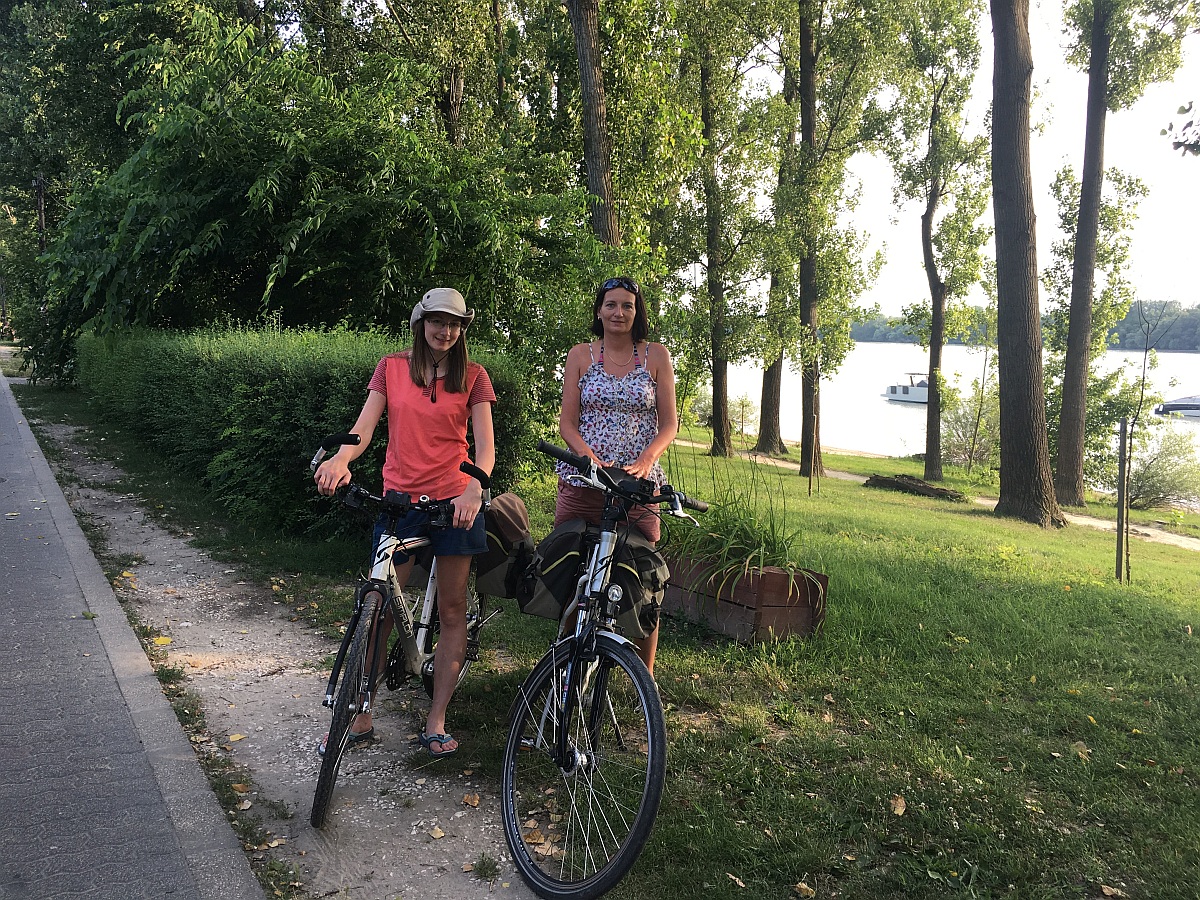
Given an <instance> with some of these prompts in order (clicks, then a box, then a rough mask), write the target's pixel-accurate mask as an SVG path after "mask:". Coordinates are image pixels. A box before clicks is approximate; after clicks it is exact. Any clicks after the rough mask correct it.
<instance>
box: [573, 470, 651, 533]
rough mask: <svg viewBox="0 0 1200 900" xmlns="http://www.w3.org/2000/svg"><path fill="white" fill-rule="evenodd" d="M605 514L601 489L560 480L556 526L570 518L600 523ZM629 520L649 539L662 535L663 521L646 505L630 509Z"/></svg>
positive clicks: (595, 523) (594, 523)
mask: <svg viewBox="0 0 1200 900" xmlns="http://www.w3.org/2000/svg"><path fill="white" fill-rule="evenodd" d="M603 514H604V494H602V493H601V492H600V491H597V490H595V489H593V488H586V487H578V486H576V485H573V484H567V483H566V482H565V481H562V480H560V481H559V482H558V501H557V502H556V503H555V504H554V526H555V527H556V528H557V527H558V526H559V525H561V524H562V523H563V522H566V521H567V520H568V519H583V520H584V521H587V522H591V523H592V524H593V525H599V524H600V517H601V516H602V515H603ZM629 522H630V524H632V525H636V526H637V527H638V530H639V531H641V533H642V534H644V535H645V536H646V540H648V541H651V542H653V543H657V542H658V540H659V538H660V537H661V536H662V521H661V520H660V519H659V518H658V516H656V515H655V514H654V513H653V512H652V511H651V510H649V509H647V508H646V507H644V506H635V507H634V508H633V509H631V510H630V511H629Z"/></svg>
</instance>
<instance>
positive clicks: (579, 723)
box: [500, 633, 667, 900]
mask: <svg viewBox="0 0 1200 900" xmlns="http://www.w3.org/2000/svg"><path fill="white" fill-rule="evenodd" d="M573 643H574V638H568V639H567V640H564V641H561V642H560V643H559V644H557V645H555V647H553V648H551V650H550V652H549V653H547V654H546V655H545V656H544V657H542V659H541V660H540V661H539V662H538V664H537V665H536V666H535V667H534V669H533V671H532V672H531V673H530V675H529V677H528V678H527V679H526V680H525V683H524V684H523V685H522V686H521V691H520V693H519V694H518V696H517V700H516V702H515V703H514V704H513V709H512V714H511V716H510V722H509V730H508V738H507V741H506V742H505V747H504V767H503V770H502V774H501V790H500V796H501V798H502V812H503V819H504V836H505V839H506V840H507V841H508V848H509V851H510V852H511V853H512V858H513V862H514V863H515V864H516V866H517V869H518V870H519V871H520V873H521V877H522V878H523V879H524V880H525V882H526V884H528V885H529V887H530V888H532V889H533V891H534V893H536V894H537V895H538V896H540V897H545V898H548V900H593V898H595V897H599V896H601V895H602V894H605V893H607V892H608V891H609V890H611V889H612V888H613V887H614V886H616V884H617V882H619V881H620V880H621V879H622V878H623V877H624V876H625V874H626V873H627V872H628V871H629V869H630V868H631V867H632V866H633V864H634V863H635V862H636V861H637V858H638V856H639V854H640V853H641V852H642V848H643V847H644V846H645V844H646V841H647V839H648V838H649V837H650V832H651V830H652V829H653V827H654V819H655V817H656V816H657V815H658V805H659V802H660V801H661V799H662V789H663V782H664V779H665V777H666V762H667V744H666V729H665V726H664V724H663V713H662V703H661V702H660V700H659V697H658V691H657V689H656V688H655V685H654V679H653V678H651V677H650V673H649V672H647V671H646V667H645V666H644V665H643V664H642V661H641V660H640V659H638V657H637V654H636V653H635V652H634V650H633V648H632V647H631V646H630V645H629V644H628V643H626V642H625V641H623V640H621V639H619V638H617V637H615V636H614V635H611V634H606V633H601V634H599V635H598V636H597V638H596V650H595V658H594V659H593V660H591V661H590V662H588V663H587V665H586V670H585V672H584V675H583V679H582V680H583V682H584V683H583V685H582V687H581V689H578V690H573V691H572V692H570V694H569V696H571V697H572V698H573V700H572V703H571V706H570V708H568V710H567V711H566V713H565V714H561V715H560V714H559V710H558V709H557V706H558V702H559V701H558V698H560V697H561V696H562V695H563V691H562V688H563V687H564V683H565V682H564V680H565V679H566V677H567V672H568V669H569V662H570V658H571V648H572V645H573ZM563 728H565V729H566V733H567V735H568V738H569V745H570V747H571V748H572V749H573V750H574V751H575V753H576V755H575V765H574V766H573V767H571V768H570V769H569V770H564V769H563V768H561V767H560V766H559V765H558V764H557V763H556V762H555V761H554V759H553V755H552V748H553V742H554V740H555V739H556V738H557V736H558V733H559V729H563ZM581 760H582V761H581Z"/></svg>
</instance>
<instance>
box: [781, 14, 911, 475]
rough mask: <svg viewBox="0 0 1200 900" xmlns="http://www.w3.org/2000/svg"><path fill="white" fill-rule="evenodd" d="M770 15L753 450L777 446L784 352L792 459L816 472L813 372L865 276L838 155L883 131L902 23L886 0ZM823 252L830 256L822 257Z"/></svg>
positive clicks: (842, 158) (832, 357)
mask: <svg viewBox="0 0 1200 900" xmlns="http://www.w3.org/2000/svg"><path fill="white" fill-rule="evenodd" d="M776 14H777V15H778V16H779V26H778V28H779V32H780V34H781V38H780V40H779V50H778V52H777V65H778V67H779V70H780V73H781V76H782V86H783V91H782V93H781V95H780V100H781V107H782V112H781V116H780V121H781V123H782V127H781V128H780V130H779V134H780V136H781V139H778V143H779V145H780V147H781V152H780V153H779V156H778V165H779V173H778V177H777V186H776V190H775V196H774V199H775V204H774V211H773V214H774V216H775V223H774V224H775V230H776V231H777V232H779V233H782V234H784V235H786V237H784V238H782V239H777V240H776V241H775V242H774V244H773V247H772V253H771V255H770V266H771V276H772V279H771V290H770V292H769V295H768V304H767V314H766V323H767V328H768V330H769V333H768V334H767V335H766V336H765V341H764V346H765V348H766V350H767V352H765V353H764V362H765V365H766V369H765V371H764V373H763V388H762V403H761V414H760V424H759V431H760V440H759V448H760V449H762V450H764V451H765V452H778V451H779V450H780V449H781V446H782V442H780V441H778V440H777V436H778V431H779V424H778V423H779V404H780V386H781V383H782V374H783V365H784V360H785V358H786V357H787V356H789V355H792V356H793V357H795V358H798V360H799V364H800V368H801V404H802V412H801V435H800V437H801V441H800V466H801V471H802V472H803V473H804V474H812V473H814V472H817V473H819V472H820V471H821V451H820V409H819V407H820V384H821V378H822V376H823V375H824V374H826V373H828V372H831V371H833V367H834V366H836V364H837V362H836V360H837V359H838V355H839V353H840V352H842V351H841V350H839V349H838V347H839V342H840V340H841V338H842V336H843V335H847V334H848V328H849V324H850V323H849V322H848V321H845V317H846V316H847V315H852V313H851V312H850V310H851V309H852V308H853V306H852V303H849V302H848V300H849V298H850V296H851V295H852V294H853V293H854V290H855V288H853V285H854V284H855V283H856V282H857V281H858V280H859V277H860V276H861V275H862V273H861V272H858V273H851V272H850V271H849V270H848V269H847V268H846V267H845V264H846V263H847V262H849V261H850V260H848V259H847V258H846V257H845V256H844V254H845V253H847V252H850V253H857V252H858V251H859V244H858V242H857V241H856V240H854V239H849V236H847V235H840V234H838V233H837V229H836V221H837V215H838V212H839V209H840V208H844V204H846V203H847V201H848V195H847V192H846V191H845V189H844V184H845V178H846V162H847V160H848V159H849V158H850V156H851V155H853V153H855V152H856V151H857V150H860V149H863V148H864V147H866V146H867V145H869V143H870V142H871V141H872V139H873V138H875V137H877V136H878V135H879V134H880V133H881V132H882V128H881V125H882V122H883V120H884V118H885V117H884V115H883V114H882V113H881V111H880V110H879V108H878V106H877V105H876V102H875V97H876V96H877V95H878V94H879V92H880V91H881V90H883V87H882V86H883V85H885V84H888V83H890V80H891V72H890V71H889V67H890V66H891V65H892V53H891V48H893V47H894V45H895V35H896V33H897V25H898V22H897V19H896V7H895V6H894V5H892V4H888V3H882V2H872V3H866V4H864V3H857V2H843V0H832V2H820V3H818V2H815V0H793V2H792V3H788V4H782V5H781V7H780V8H779V11H778V12H777V13H776ZM797 132H798V137H799V140H798V141H797V140H796V136H797ZM788 232H790V234H788ZM823 251H830V252H831V255H830V256H829V257H828V259H826V260H824V261H823V260H822V253H823ZM826 266H828V267H830V270H829V271H822V268H823V267H826ZM840 275H847V276H849V278H848V279H843V278H841V277H840ZM847 291H849V294H848V293H847ZM843 349H844V348H843Z"/></svg>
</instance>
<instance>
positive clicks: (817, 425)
mask: <svg viewBox="0 0 1200 900" xmlns="http://www.w3.org/2000/svg"><path fill="white" fill-rule="evenodd" d="M810 16H811V11H810V10H808V8H807V7H806V6H803V5H802V7H801V11H800V140H801V142H802V143H803V144H804V145H805V146H806V147H807V148H808V150H809V164H812V163H813V158H814V157H815V154H816V146H817V86H816V67H817V42H816V35H815V34H814V32H813V27H812V19H811V17H810ZM805 253H806V255H805V257H804V258H803V259H802V260H801V261H800V322H801V324H802V326H803V327H804V329H805V337H806V340H807V341H808V342H810V346H809V348H808V352H807V353H806V354H805V357H804V367H803V370H802V376H801V384H802V387H801V391H800V396H801V402H802V403H803V404H804V408H803V410H802V411H801V418H800V423H801V424H800V474H801V475H804V476H808V477H812V476H813V475H824V474H825V469H824V467H823V466H822V464H821V422H820V417H819V415H818V413H819V412H820V401H821V354H820V333H819V331H818V330H817V327H818V325H819V316H818V312H817V301H818V296H817V262H816V260H815V259H814V258H813V255H812V254H813V250H812V245H811V244H810V246H809V247H807V248H806V250H805Z"/></svg>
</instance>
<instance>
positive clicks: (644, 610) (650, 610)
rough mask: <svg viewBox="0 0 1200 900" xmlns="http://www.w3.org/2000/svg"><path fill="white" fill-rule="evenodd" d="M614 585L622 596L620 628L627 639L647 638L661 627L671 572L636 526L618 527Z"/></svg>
mask: <svg viewBox="0 0 1200 900" xmlns="http://www.w3.org/2000/svg"><path fill="white" fill-rule="evenodd" d="M618 531H619V537H618V538H617V558H616V560H615V562H614V564H613V567H612V583H613V584H619V585H620V586H621V591H622V594H623V596H622V597H621V602H620V604H619V605H618V606H617V627H618V628H620V629H621V633H622V634H624V635H625V636H626V637H631V638H644V637H645V636H646V635H648V634H650V632H652V631H653V630H654V629H655V628H657V627H658V614H659V611H660V610H661V609H662V602H663V597H664V596H665V594H666V592H667V581H668V580H669V579H670V577H671V571H670V569H668V568H667V563H666V561H665V560H664V559H663V558H662V555H661V554H660V553H659V552H658V551H657V550H655V549H654V547H653V546H651V544H650V542H649V541H648V540H646V536H645V535H644V534H642V532H641V531H640V530H639V529H637V528H636V527H634V526H632V525H630V526H624V525H622V526H619V528H618Z"/></svg>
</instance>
